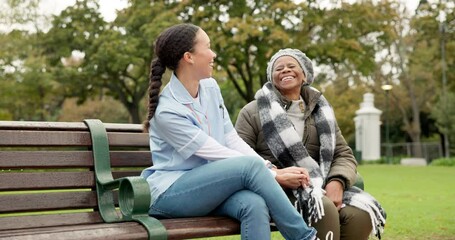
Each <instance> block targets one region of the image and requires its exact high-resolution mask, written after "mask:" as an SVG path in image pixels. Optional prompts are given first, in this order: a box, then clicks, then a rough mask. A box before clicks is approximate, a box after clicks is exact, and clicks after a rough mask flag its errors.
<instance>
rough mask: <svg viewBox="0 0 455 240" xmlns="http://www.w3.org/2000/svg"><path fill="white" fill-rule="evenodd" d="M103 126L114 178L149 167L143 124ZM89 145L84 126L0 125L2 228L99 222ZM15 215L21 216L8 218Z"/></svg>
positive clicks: (134, 173) (73, 124) (48, 123)
mask: <svg viewBox="0 0 455 240" xmlns="http://www.w3.org/2000/svg"><path fill="white" fill-rule="evenodd" d="M104 126H105V127H106V130H107V132H108V138H109V148H110V157H111V166H112V170H113V175H114V178H119V177H125V176H137V175H139V173H140V171H141V170H142V169H143V168H145V167H148V166H150V165H151V157H150V151H149V141H148V136H147V134H146V133H143V132H142V126H141V125H139V124H104ZM91 146H92V142H91V138H90V132H89V130H88V128H87V126H86V125H85V124H84V123H82V122H77V123H76V122H74V123H73V122H15V121H0V230H5V229H21V228H25V227H42V226H54V225H55V224H66V223H67V224H69V225H70V224H78V223H81V224H83V223H90V222H102V219H101V218H100V216H99V214H98V212H97V198H96V191H95V174H94V164H93V156H92V151H91ZM75 210H77V211H79V212H81V213H80V214H76V213H75V212H77V211H75ZM67 212H71V213H70V214H69V215H68V213H67ZM18 213H20V215H24V216H25V217H24V216H20V217H19V216H18V217H17V218H16V219H14V218H15V217H11V215H12V214H15V215H17V214H18ZM43 214H51V215H49V217H47V218H42V217H41V218H38V217H36V216H38V215H39V216H42V215H43ZM50 216H52V217H50ZM59 216H61V218H59ZM69 216H71V219H69ZM12 219H13V220H12ZM43 219H45V220H44V221H43ZM14 220H17V221H20V222H17V221H14ZM59 221H61V222H60V223H59Z"/></svg>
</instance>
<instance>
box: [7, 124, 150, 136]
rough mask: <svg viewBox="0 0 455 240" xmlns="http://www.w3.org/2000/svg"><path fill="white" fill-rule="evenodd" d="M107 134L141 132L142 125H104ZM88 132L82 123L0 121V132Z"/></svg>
mask: <svg viewBox="0 0 455 240" xmlns="http://www.w3.org/2000/svg"><path fill="white" fill-rule="evenodd" d="M104 126H105V127H106V130H107V131H109V132H137V133H141V132H143V128H142V125H140V124H130V123H104ZM9 129H12V130H41V131H88V128H87V126H86V125H85V124H84V123H82V122H38V121H0V130H9Z"/></svg>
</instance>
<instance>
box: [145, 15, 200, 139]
mask: <svg viewBox="0 0 455 240" xmlns="http://www.w3.org/2000/svg"><path fill="white" fill-rule="evenodd" d="M199 29H200V28H199V27H198V26H195V25H193V24H187V23H184V24H178V25H174V26H172V27H170V28H167V29H166V30H164V31H163V32H162V33H161V34H160V35H159V36H158V38H157V40H156V42H155V55H156V58H155V59H153V61H152V63H151V66H150V75H149V102H148V116H147V120H146V121H145V122H144V130H145V131H146V132H147V131H148V129H149V127H150V120H151V119H152V118H153V116H154V115H155V111H156V108H157V106H158V99H159V93H160V90H161V85H162V82H161V78H162V77H163V74H164V72H165V71H166V68H169V69H170V70H172V71H174V70H176V69H177V68H178V64H179V61H180V59H181V58H182V57H183V54H184V53H185V52H192V51H193V46H194V44H195V39H196V33H197V31H198V30H199Z"/></svg>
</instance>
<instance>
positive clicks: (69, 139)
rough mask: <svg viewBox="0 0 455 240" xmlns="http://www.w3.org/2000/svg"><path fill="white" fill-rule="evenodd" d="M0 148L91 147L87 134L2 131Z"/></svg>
mask: <svg viewBox="0 0 455 240" xmlns="http://www.w3.org/2000/svg"><path fill="white" fill-rule="evenodd" d="M1 135H2V137H1V138H0V146H38V147H39V146H47V147H49V146H85V147H88V146H91V144H92V141H91V139H90V134H89V133H88V132H51V131H48V132H40V131H20V132H18V131H13V130H10V131H2V132H1Z"/></svg>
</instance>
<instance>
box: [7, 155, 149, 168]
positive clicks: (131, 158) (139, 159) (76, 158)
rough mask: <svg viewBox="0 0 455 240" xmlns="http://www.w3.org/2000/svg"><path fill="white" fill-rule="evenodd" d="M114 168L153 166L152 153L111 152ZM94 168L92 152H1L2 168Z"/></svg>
mask: <svg viewBox="0 0 455 240" xmlns="http://www.w3.org/2000/svg"><path fill="white" fill-rule="evenodd" d="M110 156H111V165H112V167H146V166H150V165H151V160H150V151H111V154H110ZM77 167H93V156H92V152H91V151H25V152H24V151H0V168H3V169H16V168H77Z"/></svg>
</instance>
